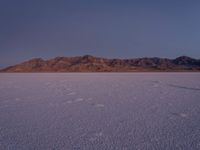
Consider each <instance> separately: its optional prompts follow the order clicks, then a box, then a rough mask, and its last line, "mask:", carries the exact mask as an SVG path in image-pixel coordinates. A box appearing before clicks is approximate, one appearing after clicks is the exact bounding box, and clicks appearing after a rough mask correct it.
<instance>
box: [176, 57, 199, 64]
mask: <svg viewBox="0 0 200 150" xmlns="http://www.w3.org/2000/svg"><path fill="white" fill-rule="evenodd" d="M174 63H175V64H178V65H195V64H196V63H197V60H196V59H193V58H191V57H188V56H180V57H177V58H176V59H174Z"/></svg>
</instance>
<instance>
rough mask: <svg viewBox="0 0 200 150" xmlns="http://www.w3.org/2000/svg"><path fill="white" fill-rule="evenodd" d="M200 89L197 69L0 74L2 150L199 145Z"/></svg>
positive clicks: (163, 149)
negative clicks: (193, 70) (153, 71)
mask: <svg viewBox="0 0 200 150" xmlns="http://www.w3.org/2000/svg"><path fill="white" fill-rule="evenodd" d="M199 87H200V74H199V73H99V74H98V73H69V74H68V73H55V74H50V73H49V74H48V73H46V74H37V73H34V74H31V73H30V74H23V73H22V74H0V149H2V150H27V149H28V150H35V149H37V150H44V149H63V150H78V149H79V150H94V149H95V150H102V149H105V150H107V149H108V150H139V149H141V150H172V149H176V150H197V149H200V142H199V141H200V132H199V131H200V126H199V124H200V116H199V114H200V100H199V97H200V90H199Z"/></svg>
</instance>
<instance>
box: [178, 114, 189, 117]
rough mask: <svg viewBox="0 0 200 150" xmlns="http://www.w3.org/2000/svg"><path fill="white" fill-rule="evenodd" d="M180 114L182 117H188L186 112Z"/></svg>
mask: <svg viewBox="0 0 200 150" xmlns="http://www.w3.org/2000/svg"><path fill="white" fill-rule="evenodd" d="M179 115H180V117H182V118H186V117H188V115H187V114H185V113H180V114H179Z"/></svg>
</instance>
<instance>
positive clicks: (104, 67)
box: [0, 55, 200, 72]
mask: <svg viewBox="0 0 200 150" xmlns="http://www.w3.org/2000/svg"><path fill="white" fill-rule="evenodd" d="M0 71H1V72H134V71H200V60H198V59H193V58H190V57H187V56H181V57H178V58H176V59H166V58H157V57H155V58H136V59H106V58H100V57H94V56H90V55H85V56H79V57H56V58H54V59H49V60H43V59H41V58H35V59H31V60H29V61H26V62H23V63H21V64H17V65H14V66H10V67H7V68H4V69H2V70H0Z"/></svg>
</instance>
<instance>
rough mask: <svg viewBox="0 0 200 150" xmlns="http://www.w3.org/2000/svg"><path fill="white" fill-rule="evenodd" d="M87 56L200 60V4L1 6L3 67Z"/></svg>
mask: <svg viewBox="0 0 200 150" xmlns="http://www.w3.org/2000/svg"><path fill="white" fill-rule="evenodd" d="M84 54H91V55H96V56H103V57H115V58H116V57H117V58H135V57H146V56H147V57H152V56H158V57H169V58H175V57H177V56H180V55H188V56H191V57H195V58H200V1H199V0H1V1H0V67H4V66H7V65H11V64H15V63H18V62H21V61H24V60H27V59H30V58H33V57H42V58H51V57H55V56H75V55H84Z"/></svg>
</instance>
